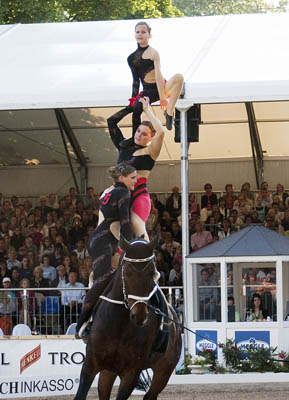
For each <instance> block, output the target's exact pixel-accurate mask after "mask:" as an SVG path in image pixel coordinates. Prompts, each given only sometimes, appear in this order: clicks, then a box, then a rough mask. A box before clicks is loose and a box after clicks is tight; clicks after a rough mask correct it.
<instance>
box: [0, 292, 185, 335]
mask: <svg viewBox="0 0 289 400" xmlns="http://www.w3.org/2000/svg"><path fill="white" fill-rule="evenodd" d="M87 290H88V288H39V289H38V288H37V290H35V289H34V288H27V289H1V290H0V328H1V329H2V331H3V333H4V334H5V335H11V334H12V330H13V327H14V326H16V325H17V324H25V325H28V326H29V327H30V329H31V331H32V334H35V335H38V334H40V335H62V334H65V333H66V332H67V330H68V328H69V326H70V325H71V324H72V323H74V322H77V321H78V318H79V315H80V312H81V307H82V302H83V299H84V296H85V292H86V291H87ZM162 290H163V292H164V294H165V296H166V298H167V301H168V302H169V303H170V304H171V305H172V307H173V308H174V309H175V310H176V312H177V313H178V315H179V317H180V319H181V320H182V303H183V295H182V292H183V289H182V287H162Z"/></svg>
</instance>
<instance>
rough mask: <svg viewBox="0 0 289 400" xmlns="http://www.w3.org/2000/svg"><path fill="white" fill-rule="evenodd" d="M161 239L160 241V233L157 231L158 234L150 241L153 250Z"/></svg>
mask: <svg viewBox="0 0 289 400" xmlns="http://www.w3.org/2000/svg"><path fill="white" fill-rule="evenodd" d="M159 241H160V236H159V233H157V234H156V236H155V237H154V238H153V240H152V241H151V242H150V243H149V246H150V248H151V250H152V252H153V251H154V249H155V248H156V247H157V245H158V244H159Z"/></svg>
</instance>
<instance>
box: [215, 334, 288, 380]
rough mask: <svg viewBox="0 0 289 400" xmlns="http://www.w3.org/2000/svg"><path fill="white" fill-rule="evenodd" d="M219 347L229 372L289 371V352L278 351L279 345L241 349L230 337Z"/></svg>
mask: <svg viewBox="0 0 289 400" xmlns="http://www.w3.org/2000/svg"><path fill="white" fill-rule="evenodd" d="M219 348H221V349H222V352H223V355H224V360H225V365H226V369H227V370H228V371H229V372H236V373H242V372H289V354H287V353H285V352H281V353H276V350H277V347H270V348H262V347H261V348H260V347H255V346H249V347H248V348H247V349H246V350H241V349H240V348H238V347H237V346H236V344H235V341H234V340H232V339H228V340H227V341H226V343H225V344H219Z"/></svg>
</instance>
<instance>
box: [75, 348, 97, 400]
mask: <svg viewBox="0 0 289 400" xmlns="http://www.w3.org/2000/svg"><path fill="white" fill-rule="evenodd" d="M98 372H99V367H98V364H97V361H96V359H95V357H93V356H90V357H88V356H86V358H85V361H84V363H83V366H82V369H81V373H80V380H79V386H78V390H77V393H76V396H75V397H74V400H86V396H87V393H88V391H89V389H90V387H91V385H92V382H93V380H94V378H95V375H96V374H97V373H98Z"/></svg>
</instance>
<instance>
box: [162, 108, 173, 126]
mask: <svg viewBox="0 0 289 400" xmlns="http://www.w3.org/2000/svg"><path fill="white" fill-rule="evenodd" d="M164 116H165V117H166V128H167V130H169V131H171V130H172V129H173V122H174V118H173V116H172V115H169V114H168V113H167V112H166V111H165V112H164Z"/></svg>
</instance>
